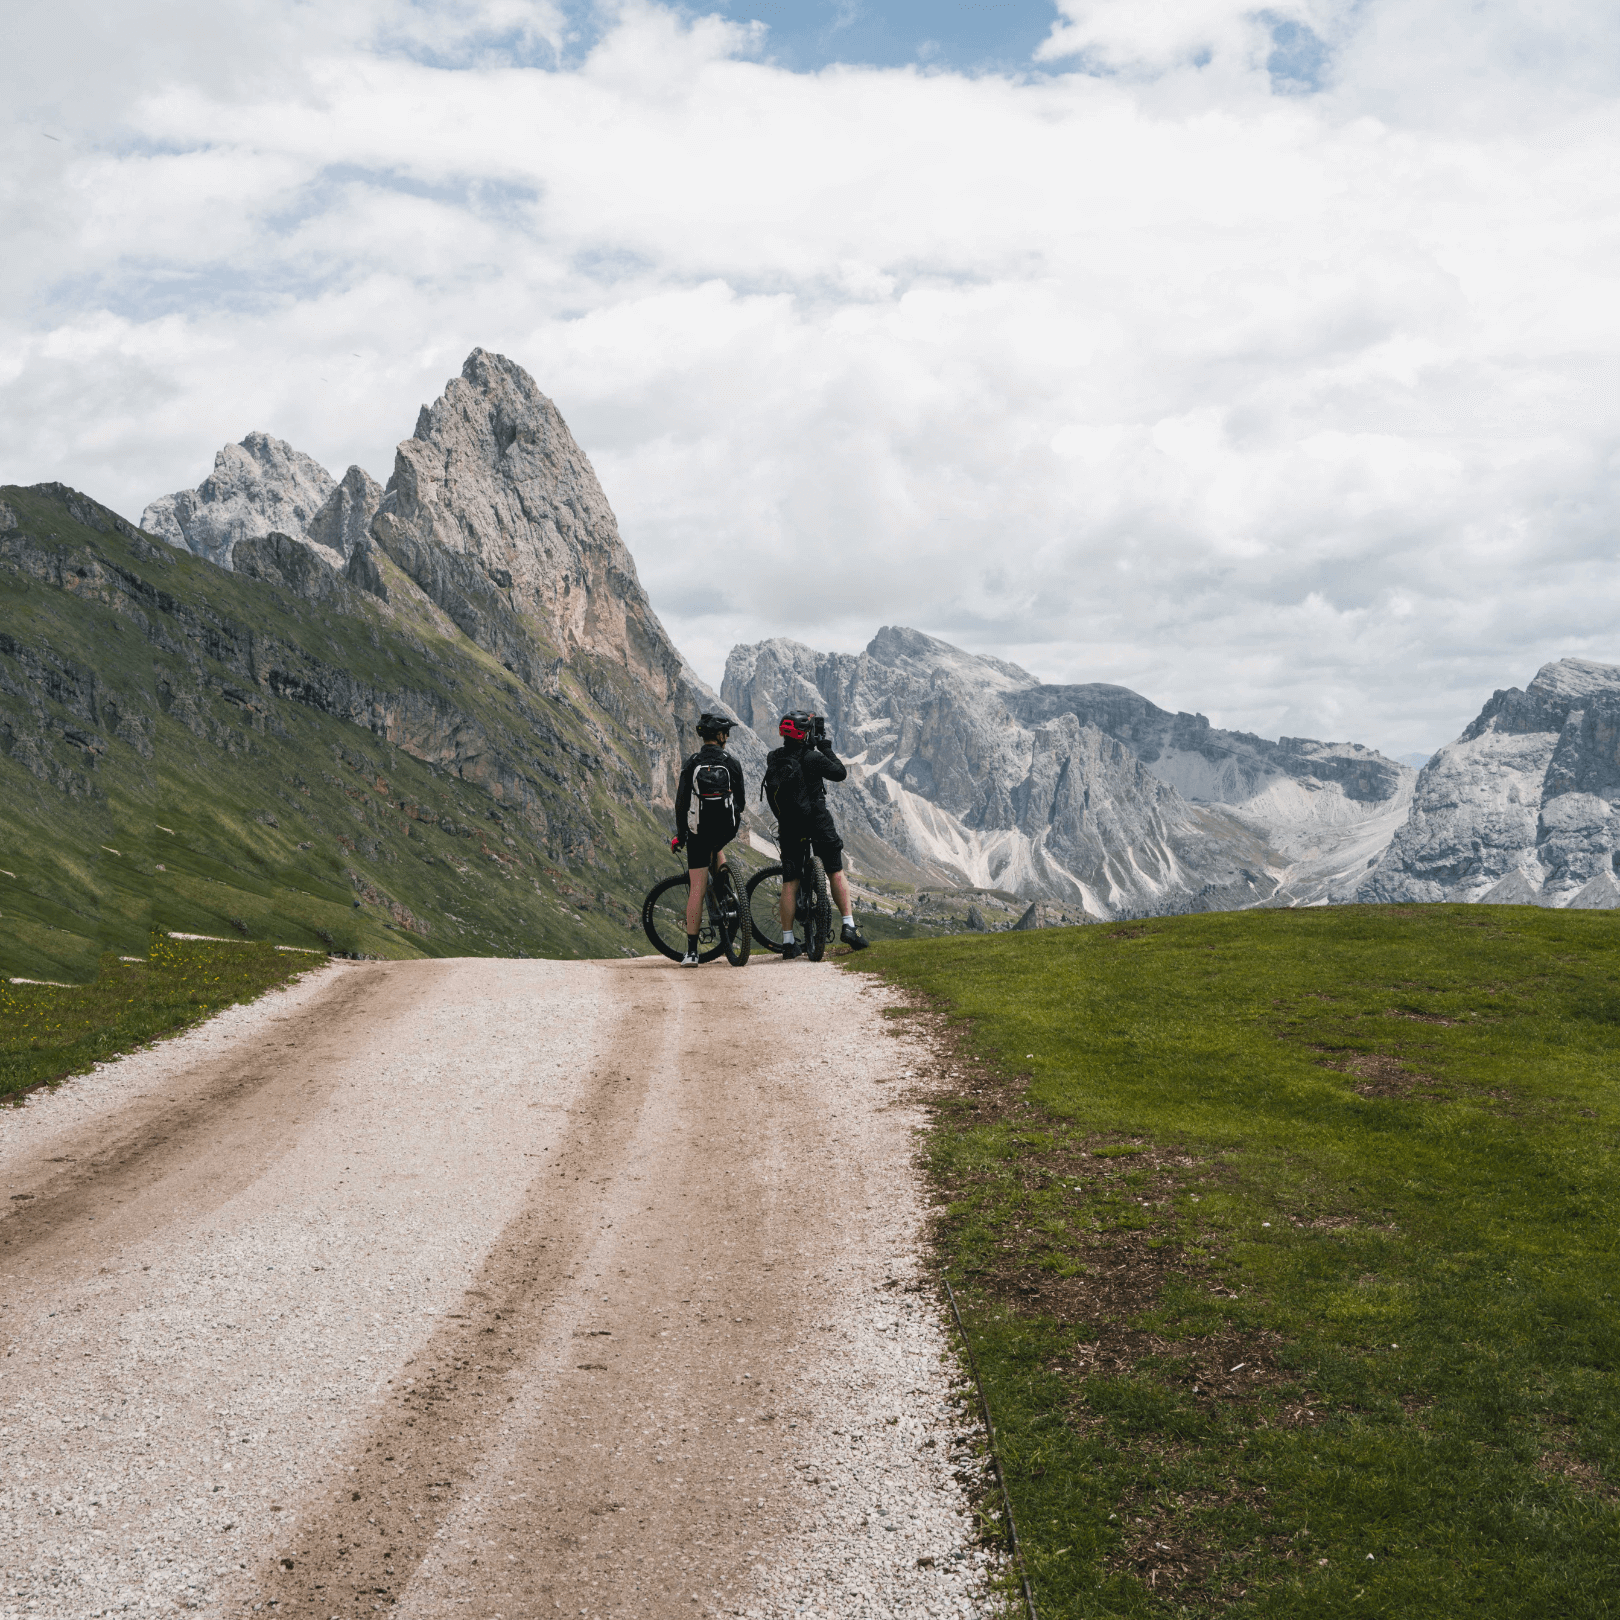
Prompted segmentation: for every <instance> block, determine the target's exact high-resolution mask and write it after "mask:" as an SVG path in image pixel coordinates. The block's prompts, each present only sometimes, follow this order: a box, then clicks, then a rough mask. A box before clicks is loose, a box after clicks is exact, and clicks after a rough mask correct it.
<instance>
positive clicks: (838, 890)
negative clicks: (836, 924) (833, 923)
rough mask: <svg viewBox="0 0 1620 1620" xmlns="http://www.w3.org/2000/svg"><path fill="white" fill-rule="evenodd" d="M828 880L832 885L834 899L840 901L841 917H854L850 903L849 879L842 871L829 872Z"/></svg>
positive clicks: (839, 913) (839, 910) (839, 912)
mask: <svg viewBox="0 0 1620 1620" xmlns="http://www.w3.org/2000/svg"><path fill="white" fill-rule="evenodd" d="M827 881H828V882H829V883H830V884H831V885H832V892H833V899H834V900H836V901H837V902H838V915H839V916H840V917H853V916H854V915H855V913H854V912H853V911H852V910H851V909H850V904H849V879H848V878H847V877H845V876H844V874H843V873H842V872H829V873H828V874H827Z"/></svg>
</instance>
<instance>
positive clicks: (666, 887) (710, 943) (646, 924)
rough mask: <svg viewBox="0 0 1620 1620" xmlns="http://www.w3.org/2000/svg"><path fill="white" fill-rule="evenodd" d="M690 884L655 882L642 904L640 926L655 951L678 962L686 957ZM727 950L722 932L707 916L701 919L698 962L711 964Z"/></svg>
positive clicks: (684, 881)
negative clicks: (687, 904)
mask: <svg viewBox="0 0 1620 1620" xmlns="http://www.w3.org/2000/svg"><path fill="white" fill-rule="evenodd" d="M690 893H691V884H690V883H689V882H688V880H687V879H686V878H684V877H669V878H665V879H664V881H663V882H662V883H655V884H654V885H653V886H652V888H651V890H650V891H649V892H648V894H647V898H646V899H645V900H644V901H642V903H641V926H642V927H643V928H644V929H645V930H646V931H647V938H648V940H649V941H650V942H651V944H652V946H653V949H654V950H656V951H659V952H660V953H661V954H663V955H664V956H667V957H668V958H669V959H670V961H672V962H679V961H680V960H681V959H682V958H683V957H684V956H685V955H686V897H687V895H688V894H690ZM724 949H725V946H724V944H723V943H722V941H721V938H720V930H719V929H718V928H716V927H715V926H714V923H713V922H712V921H711V920H710V918H708V917H703V918H701V919H700V920H699V926H698V961H700V962H712V961H713V960H714V959H715V957H717V956H718V955H719V954H720V952H721V951H722V950H724Z"/></svg>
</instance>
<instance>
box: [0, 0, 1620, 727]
mask: <svg viewBox="0 0 1620 1620" xmlns="http://www.w3.org/2000/svg"><path fill="white" fill-rule="evenodd" d="M567 3H568V5H569V6H570V7H572V8H573V9H571V10H564V9H561V5H560V0H346V3H345V4H343V5H341V6H334V5H332V4H331V3H330V0H151V3H150V4H143V5H141V6H137V7H126V8H109V7H107V6H106V5H105V3H104V0H52V4H50V5H49V6H47V5H44V4H42V3H40V4H35V3H33V0H29V3H26V4H24V5H23V6H22V7H20V8H14V11H13V13H12V14H11V15H8V19H7V21H8V36H7V45H8V49H7V51H6V52H5V53H3V54H0V92H3V93H0V218H3V219H4V221H5V226H6V252H5V253H4V254H3V255H0V481H4V482H12V481H15V482H21V483H32V482H36V481H39V480H44V479H61V480H63V481H64V482H67V483H69V484H72V485H74V486H76V487H78V488H81V489H84V490H86V491H88V492H90V493H91V494H93V495H96V496H97V497H99V498H101V499H103V500H106V501H108V502H109V503H110V504H112V505H113V506H115V507H116V508H118V509H119V510H122V511H124V512H127V513H128V514H129V515H130V516H132V517H134V516H138V515H139V512H140V510H141V508H142V507H143V506H144V505H145V504H146V503H147V502H148V501H150V500H151V499H153V498H154V497H155V496H157V495H159V494H163V493H167V492H169V491H172V490H176V489H180V488H186V487H194V486H195V485H196V484H197V483H198V482H200V480H201V479H202V478H203V477H204V476H205V475H206V474H207V472H208V470H209V467H210V466H211V464H212V461H213V457H214V454H215V452H216V451H217V450H218V449H219V447H220V446H221V445H222V444H223V443H225V442H226V441H227V440H231V441H235V440H239V439H241V438H242V436H243V435H244V434H246V433H247V432H249V431H251V430H256V429H257V430H264V431H267V432H270V433H273V434H275V435H276V436H277V437H279V438H283V439H286V440H288V441H289V442H290V443H292V444H294V445H295V446H297V447H298V448H299V449H301V450H303V451H305V452H306V453H308V454H311V455H313V456H315V457H316V458H317V459H318V460H319V461H321V462H322V463H323V464H324V465H326V466H327V467H329V468H330V469H332V471H333V472H334V473H337V474H341V473H342V471H343V469H344V468H345V467H346V466H348V465H349V464H350V463H351V462H356V463H358V464H360V465H361V466H363V467H365V468H367V469H368V470H369V471H370V472H371V473H372V474H373V475H374V476H376V477H378V478H379V479H382V478H386V477H387V475H388V473H389V471H390V469H391V466H392V462H393V456H394V446H395V445H396V443H397V442H398V440H399V439H401V438H402V437H404V436H405V435H406V434H408V433H409V432H410V431H411V427H412V424H413V422H414V421H415V417H416V412H417V408H418V407H419V406H420V405H421V404H423V403H424V402H426V401H429V400H431V399H433V398H434V397H436V396H437V394H438V393H439V391H440V390H441V389H442V388H443V386H444V383H445V381H446V379H447V378H449V377H450V376H452V375H454V374H455V373H456V372H457V371H458V370H459V368H460V365H461V362H462V360H463V359H464V357H465V356H466V354H467V352H468V351H469V350H470V349H471V348H472V347H474V346H475V345H480V346H483V347H485V348H489V349H494V350H498V351H500V352H503V353H506V354H508V355H510V356H512V357H513V358H514V359H516V360H517V361H519V362H520V363H521V364H523V365H524V366H525V367H527V368H528V369H529V370H530V372H532V373H533V375H534V376H535V378H536V380H537V381H538V382H539V384H540V386H541V387H542V388H543V389H544V390H545V391H546V392H547V393H548V394H550V395H551V396H552V397H553V398H554V399H555V400H556V401H557V403H558V405H559V407H560V408H561V409H562V411H563V414H564V416H565V417H566V418H567V420H568V422H569V424H570V426H571V428H572V429H573V431H574V433H575V435H576V437H577V438H578V439H579V440H580V442H581V444H582V445H583V446H584V448H585V449H586V451H587V452H588V453H589V455H590V456H591V459H592V461H593V463H594V464H595V466H596V469H597V471H598V473H599V475H600V477H601V479H602V483H603V486H604V488H605V490H606V492H607V494H608V497H609V499H610V500H611V501H612V503H613V506H614V508H615V510H616V511H617V513H618V515H619V519H620V524H621V527H622V529H623V532H624V535H625V538H626V541H627V542H628V544H629V546H630V548H631V551H632V553H633V554H634V556H635V558H636V561H637V566H638V568H639V570H640V573H641V576H642V579H643V581H644V582H645V583H646V585H647V587H648V589H649V592H650V594H651V596H652V598H653V601H654V604H655V605H656V606H657V608H658V611H659V612H660V614H661V615H662V616H663V618H664V620H665V622H666V624H667V625H668V626H669V628H670V630H671V632H672V634H673V635H674V636H675V639H676V641H677V642H678V644H679V645H680V646H681V647H682V649H683V650H684V651H685V652H686V653H687V655H688V656H689V657H690V658H691V659H692V661H693V663H694V664H695V665H696V667H697V668H698V669H699V670H700V671H702V672H703V673H704V674H705V675H706V676H707V677H708V678H709V679H711V680H718V677H719V672H720V669H721V667H722V666H723V663H724V660H725V656H726V653H727V651H728V650H729V648H730V647H731V645H732V644H733V643H735V642H738V641H756V640H759V639H761V638H763V637H766V636H772V635H782V634H787V635H792V636H794V637H796V638H797V639H799V640H801V641H805V642H807V643H809V644H811V645H813V646H817V647H821V648H827V649H837V650H841V651H848V650H852V649H856V648H859V647H861V646H863V645H864V644H865V643H866V641H867V640H868V639H869V638H870V637H871V635H872V634H873V632H874V630H875V629H876V628H877V627H878V626H879V625H882V624H885V623H889V624H909V625H914V626H916V627H917V628H919V629H921V630H925V631H928V632H930V633H932V634H935V635H939V636H942V637H944V638H946V639H947V640H950V641H953V642H956V643H957V644H959V645H962V646H966V647H969V648H971V649H973V650H976V651H981V652H986V653H990V654H993V655H996V656H999V657H1003V658H1007V659H1010V660H1012V661H1013V662H1016V663H1018V664H1021V665H1023V666H1024V667H1026V668H1028V669H1030V670H1032V671H1034V672H1036V673H1037V674H1039V675H1041V676H1042V677H1043V678H1045V679H1048V680H1056V681H1086V680H1102V681H1115V682H1119V683H1120V684H1123V685H1127V686H1131V687H1134V688H1135V689H1137V690H1138V691H1141V692H1143V693H1145V694H1146V695H1147V696H1149V697H1151V698H1152V699H1153V700H1154V701H1156V702H1158V703H1161V704H1164V705H1165V706H1167V707H1170V708H1186V709H1196V710H1200V711H1202V712H1203V713H1205V714H1207V715H1209V716H1210V718H1211V719H1212V720H1213V721H1214V722H1215V723H1217V724H1221V725H1227V726H1234V727H1237V728H1240V729H1245V730H1251V731H1255V732H1259V733H1260V734H1262V735H1268V736H1276V735H1278V734H1286V735H1291V736H1315V737H1324V738H1332V739H1335V740H1347V739H1350V740H1359V741H1364V742H1368V743H1372V744H1375V745H1377V746H1380V747H1382V748H1384V749H1385V750H1386V751H1389V752H1392V753H1405V752H1408V751H1414V750H1423V751H1427V750H1429V749H1432V748H1433V747H1435V746H1436V745H1438V744H1439V743H1441V742H1444V741H1446V740H1448V739H1449V738H1451V737H1453V736H1455V735H1456V733H1457V731H1458V730H1459V729H1460V728H1461V727H1462V726H1463V725H1464V724H1465V723H1466V722H1467V721H1468V720H1470V719H1471V718H1472V717H1473V715H1474V714H1476V713H1477V712H1478V709H1479V707H1480V704H1481V702H1482V701H1483V700H1484V699H1485V698H1486V697H1488V696H1489V695H1490V693H1491V691H1493V690H1494V689H1495V688H1497V687H1500V686H1506V685H1510V684H1512V685H1523V684H1524V683H1525V682H1526V681H1528V680H1529V679H1530V678H1531V677H1532V676H1533V674H1534V672H1535V670H1536V668H1537V667H1538V665H1540V664H1541V663H1542V662H1544V661H1546V660H1548V659H1551V658H1557V657H1561V656H1568V655H1578V656H1584V657H1590V658H1596V659H1601V660H1605V661H1620V568H1616V566H1615V552H1616V546H1617V539H1616V535H1617V532H1620V391H1617V390H1616V389H1615V388H1614V385H1613V379H1614V376H1615V374H1616V372H1617V371H1620V303H1617V301H1616V299H1615V297H1614V288H1615V286H1616V285H1620V235H1617V233H1616V232H1615V229H1614V220H1615V219H1616V218H1620V8H1617V7H1615V6H1614V5H1613V3H1612V0H1603V3H1599V0H1555V3H1553V0H1270V3H1269V4H1268V5H1266V6H1264V7H1262V8H1258V9H1256V8H1254V7H1253V6H1252V5H1251V4H1250V3H1249V0H1155V3H1153V4H1151V5H1145V4H1142V3H1141V0H1052V3H1050V4H1042V5H1031V4H1024V3H1009V4H1006V5H1003V6H996V5H988V4H986V5H969V4H952V3H950V0H934V3H932V4H930V5H927V6H922V5H917V4H910V3H904V4H903V3H899V0H896V3H893V4H889V5H884V6H879V5H876V4H872V3H870V0H869V3H868V9H866V10H864V11H847V10H846V11H842V12H841V11H840V10H838V8H837V6H836V4H828V3H824V0H799V3H797V4H793V3H789V0H756V3H754V4H751V5H745V4H743V3H742V0H726V3H725V4H723V5H720V6H718V7H717V8H716V7H708V8H705V7H682V6H675V5H669V4H663V3H661V0H590V4H589V5H585V4H583V3H581V0H567ZM753 22H760V23H768V24H769V25H770V28H769V32H768V33H766V34H764V35H763V36H761V35H760V34H759V33H758V31H757V30H754V29H751V28H750V27H749V24H750V23H753ZM834 62H837V63H843V64H848V65H846V66H844V67H841V68H839V69H837V70H835V71H826V70H827V69H828V67H829V64H831V63H834ZM807 558H808V559H813V561H814V564H815V566H814V568H812V569H810V570H808V571H807V570H806V567H805V562H806V559H807Z"/></svg>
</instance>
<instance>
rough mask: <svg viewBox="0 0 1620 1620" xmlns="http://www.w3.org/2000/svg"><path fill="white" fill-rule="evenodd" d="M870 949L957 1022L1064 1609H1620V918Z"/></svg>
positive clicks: (1029, 1492) (1421, 1612)
mask: <svg viewBox="0 0 1620 1620" xmlns="http://www.w3.org/2000/svg"><path fill="white" fill-rule="evenodd" d="M853 965H855V966H858V967H860V968H863V969H868V970H872V971H877V972H881V973H883V974H884V975H886V976H887V977H889V978H890V979H892V980H893V981H894V982H896V983H897V984H900V985H903V986H905V987H907V988H909V989H911V990H914V991H916V992H919V993H921V995H923V996H925V997H928V998H934V999H935V1000H936V1002H937V1004H938V1005H940V1006H941V1007H943V1008H946V1009H948V1011H949V1015H950V1016H951V1018H952V1019H953V1020H955V1021H956V1022H957V1027H958V1032H959V1036H960V1044H959V1048H958V1050H959V1053H960V1057H959V1060H958V1063H957V1070H958V1073H959V1074H960V1075H964V1076H966V1077H965V1078H961V1079H959V1080H958V1081H956V1082H955V1083H954V1084H953V1086H952V1093H953V1094H952V1095H951V1096H949V1097H948V1098H947V1100H946V1101H945V1103H944V1105H943V1111H942V1114H941V1116H940V1121H939V1125H938V1128H937V1130H936V1131H935V1133H934V1135H933V1138H932V1167H933V1173H934V1175H935V1178H936V1180H937V1182H938V1185H939V1187H940V1189H941V1191H942V1192H943V1193H944V1194H945V1196H946V1197H947V1199H948V1200H949V1202H948V1205H947V1207H946V1212H945V1214H944V1215H943V1217H942V1220H941V1226H940V1235H941V1239H942V1242H943V1246H944V1255H945V1261H946V1264H947V1266H948V1267H949V1270H950V1272H951V1275H952V1277H953V1281H957V1282H958V1283H959V1285H960V1288H961V1292H962V1294H963V1303H964V1306H965V1307H966V1308H967V1309H968V1311H969V1325H970V1331H971V1332H972V1334H973V1337H974V1347H975V1351H976V1353H977V1355H978V1356H979V1358H980V1364H981V1368H982V1370H983V1372H984V1375H985V1380H986V1385H987V1388H988V1393H989V1398H990V1402H991V1406H992V1410H993V1411H994V1413H995V1417H996V1422H997V1425H998V1428H999V1430H1000V1431H1001V1436H1002V1439H1003V1443H1004V1447H1005V1451H1006V1455H1007V1464H1008V1478H1009V1485H1010V1487H1011V1491H1012V1496H1013V1502H1014V1509H1015V1512H1016V1514H1017V1517H1018V1520H1019V1528H1020V1532H1021V1534H1022V1536H1023V1537H1024V1539H1025V1541H1026V1543H1027V1545H1028V1549H1029V1560H1030V1566H1031V1570H1032V1573H1033V1576H1034V1581H1035V1586H1036V1592H1037V1598H1038V1600H1039V1602H1040V1605H1041V1612H1042V1614H1043V1615H1044V1616H1047V1617H1048V1620H1058V1617H1064V1616H1082V1615H1084V1616H1105V1615H1106V1616H1116V1615H1117V1616H1137V1615H1142V1616H1148V1615H1185V1616H1193V1615H1208V1614H1223V1615H1233V1616H1239V1615H1256V1616H1260V1615H1264V1616H1278V1617H1280V1616H1289V1617H1296V1616H1311V1617H1328V1616H1346V1617H1350V1616H1356V1617H1360V1616H1402V1617H1413V1620H1416V1617H1420V1616H1421V1617H1425V1620H1428V1617H1437V1616H1453V1615H1463V1614H1466V1615H1470V1616H1476V1615H1477V1616H1489V1617H1493V1620H1495V1617H1501V1620H1506V1617H1510V1616H1511V1617H1515V1620H1545V1617H1551V1616H1558V1617H1587V1616H1591V1617H1597V1616H1610V1615H1614V1614H1616V1613H1620V1511H1617V1496H1616V1489H1615V1487H1616V1485H1617V1484H1620V1380H1617V1376H1616V1362H1617V1354H1620V1308H1617V1304H1616V1298H1615V1296H1616V1292H1617V1291H1620V1268H1617V1264H1616V1259H1617V1257H1616V1244H1617V1233H1620V1161H1617V1159H1616V1156H1615V1149H1616V1146H1617V1145H1620V1083H1617V1075H1620V926H1617V923H1616V921H1615V919H1614V918H1613V917H1611V916H1608V915H1606V914H1603V913H1571V912H1552V911H1540V910H1536V909H1532V908H1528V907H1524V908H1518V907H1514V908H1497V907H1490V908H1485V907H1443V906H1435V907H1410V908H1333V909H1321V910H1310V911H1253V912H1244V913H1235V914H1223V915H1207V916H1193V917H1181V918H1174V919H1164V920H1159V921H1154V922H1149V923H1138V924H1131V925H1129V926H1121V927H1109V926H1106V925H1105V926H1103V927H1093V928H1086V929H1066V930H1059V931H1049V932H1037V933H1029V934H1008V935H998V936H992V937H989V938H984V937H979V938H970V939H953V940H940V941H928V942H922V941H918V942H898V943H886V944H883V945H879V946H877V947H875V948H874V949H873V950H872V951H870V952H868V953H867V954H866V955H865V956H864V957H861V958H857V959H855V961H854V964H853ZM1234 1368H1235V1369H1236V1371H1233V1370H1232V1369H1234Z"/></svg>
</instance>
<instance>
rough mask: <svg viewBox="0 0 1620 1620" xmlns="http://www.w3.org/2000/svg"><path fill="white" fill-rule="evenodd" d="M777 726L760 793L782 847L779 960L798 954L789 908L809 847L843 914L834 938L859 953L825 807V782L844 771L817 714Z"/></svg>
mask: <svg viewBox="0 0 1620 1620" xmlns="http://www.w3.org/2000/svg"><path fill="white" fill-rule="evenodd" d="M777 730H778V731H779V732H780V733H781V736H782V746H781V747H780V748H773V749H772V750H771V752H770V754H769V755H768V756H767V757H766V760H765V796H766V799H767V800H768V802H769V804H770V807H771V809H772V811H774V812H775V815H776V822H777V828H778V837H779V838H780V840H781V846H782V959H783V961H785V962H792V961H794V960H796V959H798V958H799V957H800V956H801V955H802V954H803V952H802V948H801V947H800V945H799V944H798V942H797V941H796V940H795V939H794V937H793V908H794V905H795V903H796V901H797V899H798V893H799V878H800V875H801V873H802V872H803V871H804V865H805V862H806V861H807V860H808V859H809V857H810V852H811V851H812V850H814V851H815V853H816V854H817V855H819V856H820V857H821V864H822V865H823V866H824V867H826V869H827V881H828V883H829V884H830V886H831V888H832V892H833V899H835V900H836V901H837V902H838V909H839V911H840V912H841V913H842V914H843V919H844V926H843V930H842V932H841V934H840V937H841V938H842V940H843V942H844V943H845V944H846V945H848V946H850V947H851V948H852V949H854V950H857V951H864V950H865V949H866V946H867V940H866V936H865V935H864V934H862V933H861V931H860V929H858V928H857V927H856V926H855V912H854V908H853V906H851V904H850V899H849V879H848V878H847V877H845V876H844V841H843V839H841V838H840V837H839V836H838V827H837V824H836V823H835V822H834V821H833V817H832V811H831V810H829V809H828V808H827V784H828V783H829V782H842V781H843V780H844V778H845V777H846V776H848V775H849V770H848V768H847V767H846V766H845V764H844V762H843V761H842V760H841V759H839V757H838V756H837V754H835V753H834V752H833V746H832V742H831V741H830V740H829V738H828V736H827V722H826V719H825V718H824V717H823V716H822V715H819V714H811V713H810V712H809V711H808V710H805V709H795V710H794V711H793V712H792V713H791V714H785V715H783V716H782V723H781V725H779V726H778V727H777Z"/></svg>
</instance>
